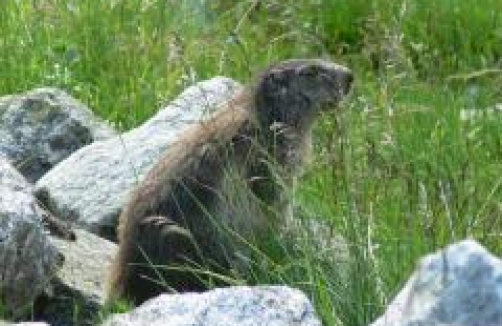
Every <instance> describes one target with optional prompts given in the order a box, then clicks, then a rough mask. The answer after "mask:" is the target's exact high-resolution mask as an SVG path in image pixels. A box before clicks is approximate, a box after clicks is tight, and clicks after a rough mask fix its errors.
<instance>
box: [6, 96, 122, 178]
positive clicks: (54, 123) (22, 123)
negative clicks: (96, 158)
mask: <svg viewBox="0 0 502 326" xmlns="http://www.w3.org/2000/svg"><path fill="white" fill-rule="evenodd" d="M115 134H116V133H115V131H114V130H113V129H112V128H111V127H110V126H108V125H107V124H106V123H105V122H103V121H101V120H100V119H98V118H97V117H95V116H94V115H93V114H92V112H91V111H90V110H89V109H88V108H87V107H86V106H85V105H84V104H82V103H80V102H78V101H77V100H75V99H73V98H72V97H70V96H69V95H68V94H67V93H65V92H64V91H62V90H59V89H55V88H38V89H35V90H32V91H29V92H27V93H24V94H19V95H9V96H5V97H2V98H0V155H1V156H3V157H7V158H8V159H9V160H10V161H11V162H12V163H13V164H14V165H15V166H16V167H17V168H18V169H19V171H20V172H21V174H23V175H24V176H25V177H26V178H27V179H28V180H29V181H31V182H34V181H36V180H37V179H38V178H40V176H42V175H43V174H44V173H46V172H47V171H48V170H49V169H50V168H52V167H53V166H54V165H56V164H57V163H58V162H60V161H62V160H63V159H65V158H66V157H68V156H69V155H70V154H71V153H73V152H74V151H76V150H77V149H79V148H80V147H82V146H84V145H87V144H89V143H91V142H93V141H95V140H101V139H106V138H110V137H111V136H113V135H115Z"/></svg>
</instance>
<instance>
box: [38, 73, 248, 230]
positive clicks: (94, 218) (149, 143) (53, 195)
mask: <svg viewBox="0 0 502 326" xmlns="http://www.w3.org/2000/svg"><path fill="white" fill-rule="evenodd" d="M239 87H240V86H239V84H237V83H236V82H235V81H233V80H231V79H228V78H223V77H217V78H213V79H211V80H208V81H204V82H201V83H198V84H196V85H195V86H192V87H189V88H188V89H186V90H185V91H184V92H183V93H182V94H181V95H180V96H179V97H178V98H177V99H176V100H174V101H173V102H172V103H170V104H169V105H168V106H167V107H165V108H164V109H163V110H161V111H160V112H159V113H158V114H157V115H155V116H154V117H153V118H151V119H150V120H149V121H147V122H146V123H144V124H143V125H142V126H140V127H138V128H136V129H133V130H131V131H129V132H126V133H124V134H122V135H121V136H118V137H114V138H112V139H109V140H106V141H101V142H95V143H93V144H91V145H88V146H86V147H84V148H82V149H80V150H79V151H77V152H75V153H74V154H73V155H71V156H70V157H69V158H67V159H66V160H64V161H63V162H61V163H60V164H58V165H57V166H56V167H55V168H53V169H52V170H51V171H50V172H48V173H47V174H46V175H45V176H44V177H43V178H41V179H40V180H39V181H38V183H37V185H36V187H37V195H38V197H39V198H40V199H41V200H42V201H43V202H44V204H45V205H46V206H47V207H48V208H49V209H50V210H51V211H52V212H54V213H55V214H56V215H57V216H59V217H60V218H62V219H67V220H69V221H74V222H76V223H78V224H79V225H81V226H83V227H84V228H86V229H88V230H90V231H92V232H94V233H97V234H99V235H102V236H105V237H107V238H111V239H113V237H114V233H115V229H116V224H117V217H118V215H119V214H120V211H121V208H122V206H123V205H124V203H125V201H126V200H127V197H128V195H129V193H130V191H131V190H132V189H133V188H134V187H135V186H136V185H137V183H138V182H140V181H141V180H142V179H143V177H144V175H145V174H146V172H148V170H149V169H150V168H151V167H152V166H153V165H154V164H155V163H156V162H157V161H158V159H159V157H160V156H161V155H162V153H163V152H164V151H165V150H166V148H167V147H168V146H169V145H170V144H172V143H173V142H174V141H175V140H176V139H178V137H179V135H180V133H182V132H183V130H186V128H187V127H188V126H190V125H192V124H193V123H195V122H199V121H200V120H201V119H204V118H206V117H207V116H208V115H209V114H208V113H209V112H211V111H212V110H214V108H215V107H217V106H218V104H219V103H222V102H223V101H225V100H228V99H229V98H230V97H231V96H232V94H234V92H235V91H236V90H237V89H238V88H239Z"/></svg>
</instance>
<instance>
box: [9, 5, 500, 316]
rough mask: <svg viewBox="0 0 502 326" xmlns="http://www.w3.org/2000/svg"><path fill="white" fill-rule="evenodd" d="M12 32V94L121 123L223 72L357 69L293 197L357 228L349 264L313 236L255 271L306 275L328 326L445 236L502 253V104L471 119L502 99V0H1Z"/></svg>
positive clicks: (244, 75)
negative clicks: (326, 62) (71, 101)
mask: <svg viewBox="0 0 502 326" xmlns="http://www.w3.org/2000/svg"><path fill="white" fill-rule="evenodd" d="M111 3H114V4H113V5H112V4H111ZM194 3H196V1H194ZM0 30H1V34H0V94H9V93H14V92H21V91H24V90H27V89H30V88H32V87H35V86H40V85H52V86H59V87H62V88H65V89H67V90H68V91H69V92H71V93H72V94H73V95H74V96H75V97H77V98H79V99H81V100H82V101H84V102H85V103H87V104H88V105H89V106H90V107H91V108H92V109H93V110H95V112H96V113H97V114H99V115H101V116H103V117H104V118H107V119H109V120H110V121H112V122H114V123H116V124H117V125H118V126H119V127H120V128H122V129H124V130H126V129H129V128H131V127H133V126H135V125H138V124H139V123H141V122H143V121H144V120H145V119H147V118H148V117H149V116H151V115H152V114H153V113H154V112H155V110H157V109H158V108H159V107H160V103H163V102H165V101H167V100H169V99H171V98H173V97H174V96H175V95H176V94H177V93H178V92H179V91H180V90H182V89H183V88H184V87H186V86H188V85H190V84H192V83H194V82H196V81H198V80H202V79H205V78H209V77H211V76H215V75H219V74H220V75H221V74H223V75H227V76H231V77H234V78H236V79H239V80H242V81H246V80H248V79H249V78H250V76H251V75H252V73H253V72H255V71H258V70H260V69H262V68H263V67H265V66H266V65H267V64H268V63H270V62H272V61H276V60H279V59H284V58H289V57H312V56H329V57H331V58H333V59H334V60H335V61H338V62H340V63H344V64H347V65H348V66H350V67H351V68H353V70H354V72H355V74H356V79H357V81H356V85H355V88H354V92H353V94H352V96H351V97H350V99H348V101H347V102H346V103H345V109H344V110H343V113H339V114H336V116H335V115H333V116H332V117H330V119H323V121H322V123H320V124H319V125H318V127H317V129H316V134H317V138H316V139H317V141H316V144H315V156H314V163H313V164H312V166H311V167H310V168H309V169H308V171H307V173H306V175H305V177H304V179H303V182H302V184H301V188H300V191H299V193H298V195H297V197H298V202H299V204H300V206H301V207H302V211H303V215H305V216H306V217H312V218H314V217H315V218H322V219H323V220H325V221H326V222H327V223H331V224H332V225H333V227H334V229H335V230H336V231H337V232H338V233H339V234H341V235H343V236H344V237H345V239H346V241H347V243H348V248H349V253H350V257H351V259H350V262H349V263H346V264H345V267H344V268H346V269H347V270H348V272H347V273H336V270H333V269H330V268H318V266H322V265H323V263H322V262H325V258H326V257H319V256H318V255H317V254H316V251H314V250H312V248H313V247H312V244H311V243H310V242H309V241H308V239H304V240H305V241H303V242H301V243H302V244H303V246H302V249H301V251H302V252H303V253H304V254H302V255H297V256H291V260H289V261H288V260H287V259H286V260H284V259H282V260H279V261H278V262H277V264H276V265H273V266H272V265H270V266H268V267H267V270H265V271H264V272H262V273H258V272H257V273H256V274H255V279H254V280H250V282H251V283H260V281H261V282H268V281H270V282H274V281H275V282H287V283H290V284H295V285H299V286H301V287H303V288H304V289H306V290H307V291H308V293H309V295H310V297H311V298H312V300H313V301H314V303H315V305H316V309H317V311H318V313H319V314H320V315H321V316H322V318H323V320H324V321H325V322H326V323H327V324H329V325H365V324H367V323H368V322H370V321H371V320H374V319H375V317H377V316H378V315H379V314H380V313H381V311H382V309H383V308H384V305H385V303H386V302H388V300H391V299H392V296H393V295H394V294H395V293H396V292H397V291H398V290H399V288H400V286H402V284H403V282H404V281H405V280H406V279H407V278H408V277H409V275H410V273H411V271H412V270H413V268H414V266H415V263H416V261H417V259H418V258H419V257H420V256H422V255H424V254H426V253H428V252H431V251H433V250H435V249H437V248H440V247H442V246H444V245H446V244H448V243H451V242H454V241H457V240H460V239H463V238H465V237H474V238H476V239H478V240H479V241H481V242H482V243H483V244H484V245H486V246H487V247H488V248H490V249H491V250H493V251H494V252H495V253H498V254H502V242H501V241H500V240H499V239H500V233H501V230H502V226H501V223H500V219H501V216H502V204H501V203H502V189H501V187H502V176H501V174H500V171H501V163H500V162H502V134H501V133H500V125H501V123H502V121H501V120H502V115H500V114H499V115H497V114H495V115H493V116H487V115H485V116H480V117H479V118H476V119H471V120H467V121H464V120H462V119H461V118H460V117H461V111H462V110H479V111H482V110H485V109H487V108H490V107H493V106H494V105H495V104H496V103H500V102H501V100H500V99H501V98H502V89H501V88H500V85H501V83H502V74H501V72H500V70H501V69H502V2H501V1H499V0H444V1H426V0H419V1H406V0H397V1H391V0H369V1H364V0H351V1H347V0H317V1H293V0H288V1H279V0H277V1H273V0H270V1H266V2H262V3H261V4H260V5H258V6H255V5H254V1H250V0H245V1H244V0H243V1H239V2H235V1H230V0H226V1H224V0H220V1H214V2H211V8H210V9H209V10H208V11H207V12H205V11H204V10H201V7H200V6H197V5H194V6H192V7H190V6H189V5H179V2H178V1H174V0H173V1H165V0H163V1H160V0H152V1H146V0H131V1H120V0H118V1H115V2H108V1H97V0H94V1H93V0H89V1H85V2H79V1H62V0H42V1H15V0H4V1H3V2H2V3H1V4H0ZM288 257H289V256H288ZM293 257H294V258H293ZM335 316H336V317H335Z"/></svg>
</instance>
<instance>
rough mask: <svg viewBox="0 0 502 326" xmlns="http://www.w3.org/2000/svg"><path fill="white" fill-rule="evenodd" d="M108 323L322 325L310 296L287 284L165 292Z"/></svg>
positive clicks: (135, 325)
mask: <svg viewBox="0 0 502 326" xmlns="http://www.w3.org/2000/svg"><path fill="white" fill-rule="evenodd" d="M103 325H104V326H114V325H117V326H118V325H120V326H139V325H150V326H160V325H170V326H196V325H214V326H239V325H246V326H263V325H268V326H289V325H298V326H314V325H315V326H320V325H321V322H320V321H319V319H318V318H317V317H316V315H315V312H314V309H313V308H312V305H311V303H310V302H309V300H308V299H307V297H306V296H305V295H304V294H303V293H302V292H300V291H299V290H296V289H292V288H288V287H285V286H262V287H245V286H239V287H230V288H220V289H216V290H213V291H208V292H205V293H185V294H163V295H161V296H159V297H157V298H154V299H151V300H149V301H147V302H145V303H144V304H143V305H141V306H140V307H138V308H136V309H135V310H133V311H131V312H129V313H125V314H119V315H114V316H112V317H111V318H110V319H108V320H107V321H105V323H104V324H103Z"/></svg>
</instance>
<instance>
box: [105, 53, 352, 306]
mask: <svg viewBox="0 0 502 326" xmlns="http://www.w3.org/2000/svg"><path fill="white" fill-rule="evenodd" d="M351 82H352V75H351V73H350V71H349V70H348V69H346V68H344V67H341V66H338V65H335V64H334V63H331V62H328V61H324V60H318V59H313V60H290V61H285V62H282V63H279V64H276V65H273V66H271V67H270V68H269V69H267V70H266V71H265V72H264V73H263V74H261V75H260V76H259V77H258V78H257V79H256V81H255V83H254V84H253V85H252V86H249V87H247V88H246V89H245V91H243V92H242V93H239V94H237V95H236V96H235V97H234V98H233V99H231V100H230V101H229V102H228V103H227V104H226V105H225V106H223V107H222V108H220V109H219V110H217V112H216V113H215V114H214V116H213V117H212V118H211V119H210V120H209V121H207V122H203V123H201V124H200V125H196V126H193V127H192V128H190V129H189V130H188V131H187V132H186V133H185V134H184V135H183V137H181V139H180V140H179V141H178V142H177V143H176V144H173V145H172V146H171V147H170V148H169V149H168V150H167V151H166V152H165V154H164V156H163V157H162V158H161V159H160V160H159V162H158V163H157V164H156V165H155V167H154V168H153V169H152V170H151V171H150V172H149V173H148V174H147V176H146V177H145V179H144V181H143V182H142V183H141V184H140V185H139V186H138V188H137V189H136V190H135V191H134V192H133V194H132V196H131V199H130V200H129V202H128V204H127V205H126V206H125V207H124V210H123V212H122V214H121V216H120V224H119V242H120V247H119V252H118V255H117V258H116V260H115V264H114V266H113V267H112V271H111V284H110V285H111V287H110V296H111V297H112V298H116V297H126V298H128V299H131V300H133V301H134V302H135V303H141V302H143V301H145V300H146V299H148V298H151V297H153V296H155V295H157V294H159V293H161V292H163V291H165V290H166V287H165V286H162V285H159V284H158V283H155V282H154V281H152V279H156V280H158V279H159V277H161V278H162V279H163V280H164V281H165V282H166V286H167V287H168V288H170V289H171V290H175V291H200V290H204V289H205V287H206V283H207V279H208V278H207V277H202V279H201V275H195V274H194V273H192V272H190V271H186V270H183V267H185V268H186V267H187V266H189V267H194V266H197V265H198V266H201V265H202V266H204V267H209V268H216V269H218V268H224V269H228V268H231V267H233V266H232V260H233V258H234V249H235V247H234V245H233V244H232V243H231V242H228V241H226V240H228V239H227V238H228V236H225V235H223V234H222V231H221V228H220V227H221V226H223V228H227V229H231V230H232V231H233V232H236V233H238V234H241V235H242V236H243V237H244V238H248V237H253V235H254V234H260V233H261V232H262V231H263V229H266V228H268V227H269V226H270V224H271V222H272V221H270V220H269V219H268V216H266V214H263V211H262V210H260V209H255V208H256V207H258V206H260V205H266V206H267V207H268V206H275V207H278V208H279V209H281V208H284V205H283V202H282V199H281V193H282V190H283V186H282V185H280V182H278V180H277V176H278V174H277V173H275V171H272V170H271V169H272V168H275V167H277V168H278V170H279V171H280V173H279V174H280V176H279V177H280V178H281V179H282V178H283V179H285V180H286V181H287V180H288V179H291V178H292V177H293V176H294V174H295V171H296V170H298V169H299V168H300V167H301V163H302V158H303V157H304V156H305V153H304V152H305V149H306V148H308V142H309V139H310V130H311V125H312V122H313V121H314V119H315V117H316V116H317V115H318V113H319V111H320V110H321V108H323V107H324V106H325V105H329V104H336V103H338V102H339V101H340V100H341V99H342V97H343V96H344V95H345V94H346V93H347V92H348V90H349V88H350V84H351ZM229 171H232V173H229ZM281 182H282V180H281ZM240 188H246V189H249V192H246V191H243V192H240V191H239V189H240ZM239 196H241V197H244V198H238V200H236V198H237V197H239ZM240 205H247V206H246V208H243V207H240ZM151 265H153V266H157V268H156V269H154V268H153V267H152V266H151ZM158 266H168V267H172V266H176V267H178V268H180V267H181V270H180V269H178V270H172V269H166V268H162V267H158Z"/></svg>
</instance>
